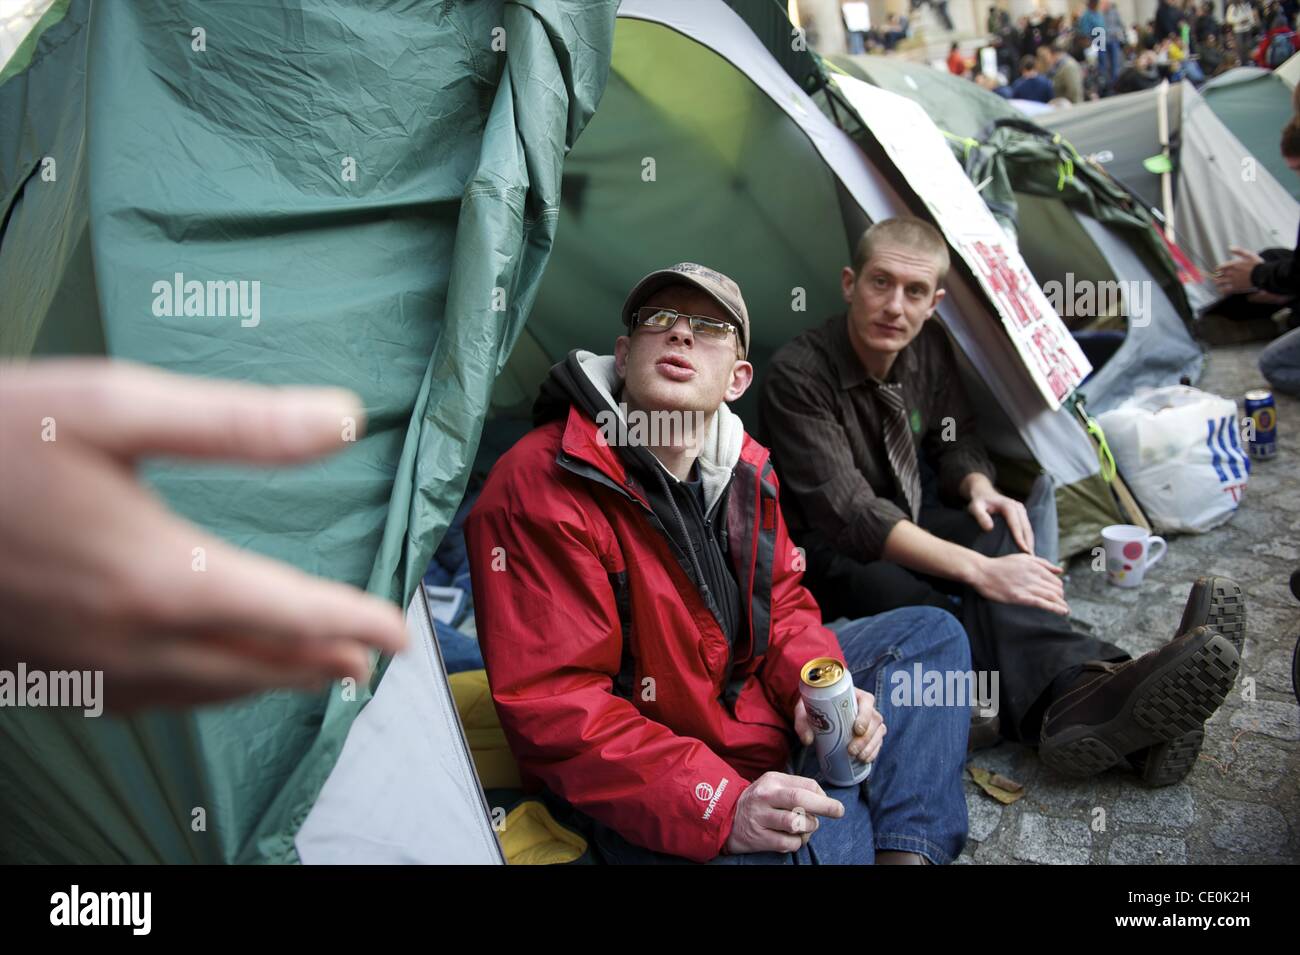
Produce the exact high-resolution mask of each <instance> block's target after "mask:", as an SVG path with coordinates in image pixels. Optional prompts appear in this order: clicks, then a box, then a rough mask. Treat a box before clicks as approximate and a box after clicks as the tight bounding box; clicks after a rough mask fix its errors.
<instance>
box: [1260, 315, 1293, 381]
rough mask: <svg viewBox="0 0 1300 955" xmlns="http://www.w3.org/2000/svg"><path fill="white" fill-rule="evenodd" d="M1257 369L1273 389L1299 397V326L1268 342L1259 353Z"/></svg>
mask: <svg viewBox="0 0 1300 955" xmlns="http://www.w3.org/2000/svg"><path fill="white" fill-rule="evenodd" d="M1259 370H1260V371H1261V372H1263V373H1264V377H1265V378H1267V379H1268V383H1269V384H1270V385H1272V386H1273V389H1274V390H1275V391H1280V392H1283V393H1284V394H1288V395H1295V396H1297V397H1300V328H1293V329H1291V331H1289V332H1287V333H1286V334H1285V335H1283V336H1281V337H1280V338H1275V339H1273V341H1272V342H1270V343H1269V346H1268V347H1267V348H1265V349H1264V350H1263V351H1262V352H1261V353H1260V356H1259Z"/></svg>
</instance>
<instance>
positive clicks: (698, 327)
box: [691, 315, 736, 342]
mask: <svg viewBox="0 0 1300 955" xmlns="http://www.w3.org/2000/svg"><path fill="white" fill-rule="evenodd" d="M735 327H736V326H734V325H732V324H731V323H730V322H719V321H717V320H716V319H712V318H705V317H703V316H701V315H694V316H692V317H691V330H692V331H693V332H695V334H697V335H699V336H700V337H701V338H707V339H709V340H710V341H715V342H721V341H726V340H727V339H728V338H729V337H730V336H731V330H732V329H733V328H735Z"/></svg>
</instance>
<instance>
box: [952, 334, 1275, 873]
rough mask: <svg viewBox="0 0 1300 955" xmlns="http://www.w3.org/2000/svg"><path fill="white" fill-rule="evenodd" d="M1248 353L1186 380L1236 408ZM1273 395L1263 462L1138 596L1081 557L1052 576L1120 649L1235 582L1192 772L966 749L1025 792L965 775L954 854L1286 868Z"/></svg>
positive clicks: (986, 859)
mask: <svg viewBox="0 0 1300 955" xmlns="http://www.w3.org/2000/svg"><path fill="white" fill-rule="evenodd" d="M1261 348H1262V346H1261V345H1244V346H1231V347H1220V348H1215V349H1213V350H1212V351H1211V353H1210V356H1209V361H1208V364H1207V366H1206V373H1205V375H1204V377H1203V379H1202V380H1201V381H1200V382H1199V383H1198V385H1199V387H1201V388H1203V389H1205V390H1207V391H1212V392H1215V393H1217V394H1221V395H1225V396H1230V397H1235V398H1236V399H1237V402H1238V405H1239V406H1240V403H1241V400H1242V396H1243V395H1244V393H1245V392H1246V391H1247V390H1248V389H1249V388H1254V387H1264V386H1265V383H1264V379H1263V378H1262V377H1261V375H1260V374H1259V371H1258V368H1257V367H1256V364H1255V361H1256V358H1257V356H1258V354H1259V352H1260V350H1261ZM1276 397H1277V403H1278V419H1279V423H1280V429H1279V434H1280V441H1279V446H1280V447H1279V453H1278V456H1277V458H1276V459H1274V460H1271V461H1268V462H1264V463H1262V464H1259V465H1257V466H1256V467H1255V468H1254V471H1253V473H1252V475H1251V480H1250V486H1249V489H1248V490H1247V493H1246V498H1245V500H1244V501H1243V503H1242V505H1241V507H1240V508H1239V509H1238V511H1237V513H1236V515H1235V516H1234V517H1233V518H1232V520H1231V521H1229V522H1228V523H1227V524H1226V525H1224V526H1222V527H1219V528H1217V529H1215V530H1213V531H1211V532H1210V533H1208V534H1200V535H1184V536H1180V537H1176V538H1174V539H1172V540H1170V542H1169V552H1168V554H1167V555H1166V557H1165V558H1164V560H1162V561H1161V562H1160V563H1159V564H1157V565H1156V566H1155V567H1154V568H1153V569H1152V571H1151V572H1150V573H1148V574H1147V578H1146V581H1145V582H1144V583H1143V586H1142V588H1141V589H1140V590H1136V591H1132V590H1121V589H1119V588H1116V587H1111V586H1109V585H1108V584H1107V583H1106V582H1105V580H1104V575H1102V574H1099V573H1094V572H1093V571H1092V570H1091V566H1090V560H1088V559H1084V558H1082V557H1081V558H1076V559H1075V560H1074V561H1073V562H1072V563H1071V565H1070V567H1069V574H1068V577H1067V580H1066V597H1067V599H1068V600H1069V602H1070V609H1071V612H1072V613H1073V615H1074V617H1075V618H1076V619H1077V620H1079V621H1082V622H1083V623H1085V624H1087V625H1088V626H1091V627H1092V628H1093V629H1094V630H1095V631H1096V632H1097V633H1099V634H1100V635H1102V636H1104V637H1106V638H1107V639H1109V640H1111V641H1112V642H1114V643H1117V644H1119V645H1120V646H1121V647H1123V648H1124V649H1125V650H1127V651H1128V652H1129V653H1131V654H1133V655H1134V656H1137V655H1139V654H1141V653H1145V652H1146V651H1148V650H1152V649H1155V648H1156V647H1158V646H1160V645H1161V644H1162V643H1164V642H1165V641H1167V640H1168V639H1169V638H1170V637H1171V636H1172V635H1173V631H1174V629H1175V628H1176V626H1177V624H1178V620H1179V618H1180V617H1181V615H1182V608H1183V603H1184V601H1185V600H1186V598H1187V592H1188V589H1189V588H1190V586H1191V582H1192V580H1193V579H1194V578H1195V577H1196V576H1197V575H1198V574H1225V575H1227V576H1229V577H1232V578H1233V579H1234V580H1236V581H1237V582H1238V583H1240V584H1241V586H1242V589H1243V590H1244V591H1245V593H1246V601H1247V620H1246V625H1247V634H1246V644H1245V652H1244V654H1243V664H1242V671H1241V674H1240V676H1239V677H1238V679H1237V686H1236V688H1235V689H1234V691H1233V692H1232V693H1231V694H1230V695H1229V697H1228V699H1227V701H1226V702H1225V703H1224V705H1223V706H1222V707H1221V708H1220V709H1219V711H1218V712H1217V713H1216V714H1215V715H1214V718H1213V719H1211V720H1210V722H1209V723H1208V724H1207V731H1206V742H1205V748H1204V750H1203V751H1202V753H1201V758H1200V760H1199V761H1198V763H1197V766H1196V768H1195V769H1194V770H1192V772H1191V774H1190V775H1189V776H1188V777H1187V778H1186V779H1185V780H1183V781H1182V782H1181V783H1179V784H1177V785H1175V786H1169V787H1166V788H1163V789H1148V788H1146V787H1144V786H1143V785H1142V784H1141V783H1140V782H1138V781H1137V778H1136V776H1135V775H1134V774H1133V773H1132V772H1131V771H1128V770H1126V769H1125V770H1120V769H1113V770H1111V771H1109V772H1107V773H1104V774H1102V775H1101V776H1098V777H1094V778H1092V779H1086V780H1073V779H1069V778H1066V777H1062V776H1060V775H1058V774H1056V773H1054V772H1053V771H1052V770H1050V769H1048V768H1047V767H1045V766H1044V765H1042V763H1040V762H1039V760H1038V756H1037V754H1036V753H1035V752H1034V750H1032V749H1031V748H1029V747H1026V746H1021V745H1019V744H1013V743H1006V742H1004V743H1001V744H999V745H998V746H995V747H993V748H991V749H986V750H981V751H979V752H977V753H975V754H973V756H972V757H971V760H970V765H974V766H979V767H983V768H986V769H989V770H991V771H994V772H1000V773H1002V774H1003V775H1005V776H1008V777H1010V778H1012V779H1014V780H1016V781H1017V782H1020V783H1022V784H1023V785H1024V787H1025V795H1024V797H1023V798H1022V799H1021V800H1020V801H1018V802H1016V803H1013V804H1012V805H1010V806H1006V807H1004V806H1002V805H1001V804H1000V803H998V802H996V801H995V800H994V799H992V798H991V797H990V796H987V795H985V794H984V793H983V792H982V791H981V790H980V789H978V787H976V786H975V784H974V783H973V782H971V781H970V780H969V779H968V780H967V782H966V789H967V796H966V802H967V806H968V807H969V810H970V838H969V841H968V843H967V846H966V849H965V851H964V852H963V853H962V855H961V858H959V859H958V860H957V861H958V862H959V863H967V864H969V863H1012V864H1019V863H1029V862H1036V863H1070V864H1082V863H1096V864H1126V863H1157V864H1159V863H1167V864H1181V863H1200V864H1209V863H1226V864H1242V863H1246V864H1249V863H1295V862H1298V861H1300V706H1297V703H1296V699H1295V697H1294V695H1293V694H1292V690H1291V655H1292V651H1293V649H1294V647H1295V645H1296V639H1297V636H1298V635H1300V603H1297V602H1296V601H1295V599H1294V598H1293V597H1292V596H1291V592H1290V589H1289V587H1288V580H1289V578H1290V575H1291V572H1292V571H1293V570H1295V569H1296V568H1297V567H1300V401H1296V400H1294V399H1289V398H1286V397H1285V396H1281V395H1278V396H1276ZM1251 680H1253V681H1254V682H1253V689H1254V694H1253V697H1254V698H1253V699H1250V698H1249V697H1250V696H1251V694H1250V692H1249V691H1250V688H1251V684H1250V682H1249V681H1251Z"/></svg>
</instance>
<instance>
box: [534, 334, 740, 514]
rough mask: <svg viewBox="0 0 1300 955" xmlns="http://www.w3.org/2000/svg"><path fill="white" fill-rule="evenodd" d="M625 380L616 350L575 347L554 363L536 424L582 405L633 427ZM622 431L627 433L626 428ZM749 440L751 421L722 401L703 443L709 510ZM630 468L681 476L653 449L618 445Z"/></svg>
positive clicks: (597, 417) (594, 416)
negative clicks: (618, 367)
mask: <svg viewBox="0 0 1300 955" xmlns="http://www.w3.org/2000/svg"><path fill="white" fill-rule="evenodd" d="M622 394H623V379H622V378H621V377H620V376H619V374H618V371H617V370H616V369H615V366H614V356H613V355H597V354H595V353H594V352H589V351H582V350H578V349H575V350H574V351H571V352H569V356H568V357H567V358H566V359H565V360H564V361H562V362H559V363H558V364H556V365H554V366H553V367H552V368H551V373H550V375H549V376H547V379H546V381H545V382H543V384H542V388H541V391H540V392H539V393H538V396H537V400H536V402H534V404H533V424H534V426H536V425H541V424H545V423H546V422H548V421H553V420H555V419H556V418H559V417H563V416H564V415H566V414H567V413H568V410H569V408H570V407H571V406H573V407H577V408H578V409H579V410H580V411H582V412H583V413H584V414H585V415H586V416H587V417H589V418H590V419H591V420H592V421H593V422H597V423H603V422H610V421H611V419H610V418H609V417H608V414H610V413H612V414H614V415H616V416H617V421H618V422H619V423H621V424H622V425H623V426H624V427H626V426H627V418H626V414H625V412H626V410H627V409H626V407H625V406H624V405H622V404H620V401H619V399H621V398H622ZM619 433H624V434H626V433H627V432H626V431H625V430H623V431H620V432H619ZM744 443H745V426H744V424H743V423H742V422H741V420H740V418H739V416H737V415H736V414H735V413H734V412H733V411H732V410H731V409H730V408H728V407H727V405H726V403H725V402H724V403H723V404H721V405H719V406H718V410H717V413H716V414H714V416H713V420H712V421H711V422H710V423H709V426H708V430H707V431H706V432H705V434H704V440H703V441H702V442H701V444H700V456H699V458H698V459H697V460H698V464H699V466H700V477H701V480H702V481H703V484H704V497H705V502H706V505H707V507H708V509H709V510H712V508H713V506H714V504H716V503H717V499H718V498H719V497H720V496H721V495H722V492H723V491H724V490H725V489H726V487H727V482H728V481H729V480H730V478H731V472H732V471H733V470H734V469H735V467H736V464H737V463H738V462H739V461H740V452H741V449H742V448H743V447H744ZM612 447H613V450H614V451H615V452H616V453H617V454H618V455H619V457H620V458H622V459H623V462H624V463H625V464H626V465H628V466H629V467H632V468H635V469H637V470H641V471H644V470H646V469H652V468H658V469H659V470H660V471H661V472H662V473H663V474H664V476H665V477H667V478H668V480H670V481H677V478H676V476H675V475H673V474H672V473H671V472H670V471H669V470H668V469H667V468H665V467H664V466H663V464H662V463H660V461H659V459H658V458H657V457H655V456H654V455H653V454H652V453H651V452H650V450H649V449H648V448H645V447H641V446H635V445H621V446H612Z"/></svg>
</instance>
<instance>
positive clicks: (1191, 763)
mask: <svg viewBox="0 0 1300 955" xmlns="http://www.w3.org/2000/svg"><path fill="white" fill-rule="evenodd" d="M1204 743H1205V727H1203V726H1200V727H1197V728H1196V729H1194V730H1192V731H1191V732H1190V733H1184V734H1183V735H1182V736H1180V737H1178V739H1175V740H1170V741H1169V742H1168V743H1159V744H1157V745H1155V746H1152V747H1151V749H1149V750H1148V751H1147V757H1146V761H1145V763H1144V764H1143V766H1142V775H1141V778H1142V782H1144V783H1146V784H1147V785H1148V786H1151V787H1152V788H1157V789H1158V788H1159V787H1161V786H1172V785H1173V784H1174V783H1178V782H1182V781H1183V779H1185V778H1186V777H1187V774H1188V773H1190V772H1191V771H1192V769H1194V768H1195V766H1196V761H1197V760H1198V759H1199V758H1200V755H1201V746H1202V745H1203V744H1204Z"/></svg>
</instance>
